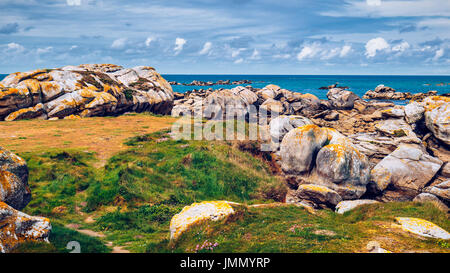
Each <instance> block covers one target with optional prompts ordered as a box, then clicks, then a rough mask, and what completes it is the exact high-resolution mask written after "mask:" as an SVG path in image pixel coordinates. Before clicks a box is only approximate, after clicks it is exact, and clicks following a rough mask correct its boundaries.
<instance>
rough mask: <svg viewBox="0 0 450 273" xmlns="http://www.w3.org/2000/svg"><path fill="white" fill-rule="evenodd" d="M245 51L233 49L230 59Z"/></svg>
mask: <svg viewBox="0 0 450 273" xmlns="http://www.w3.org/2000/svg"><path fill="white" fill-rule="evenodd" d="M244 50H246V48H238V49H233V50H232V51H231V58H236V57H237V56H239V54H241V51H244Z"/></svg>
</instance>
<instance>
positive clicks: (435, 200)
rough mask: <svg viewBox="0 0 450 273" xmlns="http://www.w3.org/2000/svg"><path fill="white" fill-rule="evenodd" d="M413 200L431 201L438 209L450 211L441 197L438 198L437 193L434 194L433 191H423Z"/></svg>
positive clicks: (420, 201)
mask: <svg viewBox="0 0 450 273" xmlns="http://www.w3.org/2000/svg"><path fill="white" fill-rule="evenodd" d="M413 201H414V202H419V203H425V202H430V203H432V204H433V205H435V206H436V207H437V208H438V209H440V210H442V211H444V212H447V211H448V207H447V206H446V205H445V204H444V203H443V202H442V201H441V200H439V198H437V197H436V196H435V195H433V194H431V193H425V192H423V193H421V194H419V195H417V196H416V197H414V199H413Z"/></svg>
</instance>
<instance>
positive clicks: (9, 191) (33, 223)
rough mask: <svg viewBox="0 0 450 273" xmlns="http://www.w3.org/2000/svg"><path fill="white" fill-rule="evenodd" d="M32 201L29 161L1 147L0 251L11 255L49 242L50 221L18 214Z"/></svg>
mask: <svg viewBox="0 0 450 273" xmlns="http://www.w3.org/2000/svg"><path fill="white" fill-rule="evenodd" d="M30 200H31V192H30V189H29V187H28V168H27V165H26V163H25V161H24V160H23V159H22V158H20V157H18V156H17V155H15V154H13V153H11V152H8V151H6V150H4V149H3V148H1V147H0V252H10V251H11V250H13V249H14V248H16V247H17V246H18V245H20V244H21V243H24V242H31V241H46V242H48V240H47V238H48V235H49V233H50V230H51V225H50V221H49V220H48V219H46V218H42V217H33V216H29V215H27V214H25V213H22V212H20V211H18V210H19V209H22V208H24V207H25V206H26V205H27V204H28V202H30Z"/></svg>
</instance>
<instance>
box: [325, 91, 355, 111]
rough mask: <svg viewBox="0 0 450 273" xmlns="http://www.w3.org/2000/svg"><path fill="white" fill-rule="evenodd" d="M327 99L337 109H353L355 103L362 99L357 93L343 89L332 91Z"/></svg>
mask: <svg viewBox="0 0 450 273" xmlns="http://www.w3.org/2000/svg"><path fill="white" fill-rule="evenodd" d="M327 98H328V99H329V100H330V102H331V105H332V106H333V107H334V108H336V109H352V108H353V106H354V104H355V101H356V100H359V99H360V98H359V97H358V96H357V95H356V94H355V93H353V92H351V91H348V90H344V89H341V88H332V89H330V90H329V91H328V93H327Z"/></svg>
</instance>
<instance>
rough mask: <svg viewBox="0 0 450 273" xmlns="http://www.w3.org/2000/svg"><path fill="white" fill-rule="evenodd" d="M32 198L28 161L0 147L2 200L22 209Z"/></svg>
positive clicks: (0, 197) (0, 199) (0, 198)
mask: <svg viewBox="0 0 450 273" xmlns="http://www.w3.org/2000/svg"><path fill="white" fill-rule="evenodd" d="M30 200H31V191H30V188H29V187H28V168H27V164H26V162H25V161H24V160H23V159H22V158H20V157H18V156H17V155H15V154H13V153H11V152H9V151H7V150H4V149H3V148H2V147H0V201H2V202H5V203H7V204H8V205H10V206H11V207H13V208H14V209H18V210H21V209H23V208H24V207H25V206H26V205H27V204H28V203H29V202H30Z"/></svg>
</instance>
